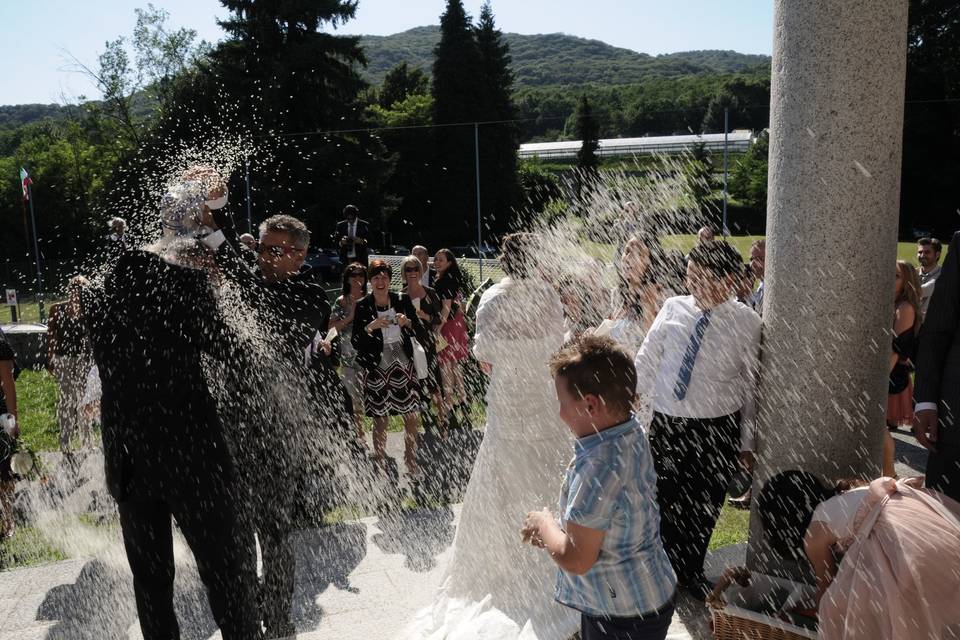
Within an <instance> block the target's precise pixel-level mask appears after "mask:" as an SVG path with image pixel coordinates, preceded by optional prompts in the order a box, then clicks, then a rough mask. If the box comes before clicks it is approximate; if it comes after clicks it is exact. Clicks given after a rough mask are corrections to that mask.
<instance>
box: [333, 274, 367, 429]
mask: <svg viewBox="0 0 960 640" xmlns="http://www.w3.org/2000/svg"><path fill="white" fill-rule="evenodd" d="M366 294H367V269H366V267H364V266H363V265H362V264H360V263H359V262H353V263H351V264H349V265H347V268H346V269H344V270H343V287H342V289H341V291H340V297H339V298H337V301H336V302H335V303H334V304H333V313H332V315H331V316H330V326H332V327H333V328H334V329H336V330H337V332H338V333H339V335H340V338H341V342H340V372H341V375H342V376H343V386H344V387H345V388H346V391H347V393H348V394H349V395H350V400H351V401H352V403H353V422H354V426H355V427H356V430H357V440H358V441H359V442H362V443H364V445H363V446H364V447H366V433H365V432H364V429H363V383H362V380H363V369H362V368H361V367H360V365H359V364H358V363H357V351H356V349H354V348H353V320H354V317H355V314H356V310H357V303H358V302H359V301H360V299H361V298H363V296H365V295H366Z"/></svg>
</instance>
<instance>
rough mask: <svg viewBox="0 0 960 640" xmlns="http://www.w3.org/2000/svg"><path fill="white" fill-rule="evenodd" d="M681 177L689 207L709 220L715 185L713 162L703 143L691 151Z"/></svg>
mask: <svg viewBox="0 0 960 640" xmlns="http://www.w3.org/2000/svg"><path fill="white" fill-rule="evenodd" d="M683 176H684V181H685V186H686V196H687V198H688V199H689V203H690V207H691V208H692V209H693V210H694V211H697V212H698V213H700V214H701V215H704V216H707V217H708V218H709V217H710V214H711V213H712V212H714V211H715V210H716V202H715V198H714V190H715V188H716V186H717V185H716V178H715V176H714V166H713V161H712V159H711V157H710V154H709V153H708V152H707V150H706V146H705V145H704V143H703V142H698V143H697V144H695V145H694V147H693V149H692V150H691V152H690V157H689V158H688V159H687V161H686V162H685V163H684V166H683Z"/></svg>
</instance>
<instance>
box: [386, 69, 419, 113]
mask: <svg viewBox="0 0 960 640" xmlns="http://www.w3.org/2000/svg"><path fill="white" fill-rule="evenodd" d="M429 88H430V79H429V78H428V77H427V74H425V73H424V72H423V71H422V70H421V69H420V68H419V67H415V68H413V69H411V68H410V67H409V66H408V65H407V63H406V62H401V63H400V64H398V65H396V66H394V67H393V68H392V69H390V71H388V72H387V75H386V76H384V78H383V84H382V85H381V86H380V92H379V95H378V96H377V103H378V104H379V105H380V106H381V107H383V108H384V109H391V108H392V107H393V105H395V104H397V103H398V102H403V101H404V100H406V99H407V98H408V97H410V96H414V95H423V94H425V93H427V91H428V90H429Z"/></svg>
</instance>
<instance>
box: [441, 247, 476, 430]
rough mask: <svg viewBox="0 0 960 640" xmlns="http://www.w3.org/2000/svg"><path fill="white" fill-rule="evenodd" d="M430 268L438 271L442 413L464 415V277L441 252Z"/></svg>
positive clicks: (449, 254)
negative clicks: (456, 411) (458, 410)
mask: <svg viewBox="0 0 960 640" xmlns="http://www.w3.org/2000/svg"><path fill="white" fill-rule="evenodd" d="M433 266H434V267H435V268H436V270H437V278H436V280H435V282H434V290H435V291H436V292H437V295H438V296H440V301H441V303H442V305H443V306H442V308H441V310H440V338H441V339H440V340H439V344H438V345H437V350H438V351H439V354H438V358H439V360H440V370H441V371H442V372H443V397H444V403H445V408H444V414H445V415H446V416H447V417H448V418H449V417H450V414H451V412H453V411H454V410H455V409H456V408H458V407H459V408H460V410H461V412H462V413H464V414H466V413H467V408H466V406H465V405H466V402H467V392H466V388H465V387H464V383H463V369H462V368H461V363H462V362H463V361H464V360H466V359H467V357H468V356H469V351H468V348H467V343H468V341H469V338H468V337H467V323H466V320H465V319H464V316H463V274H462V273H460V266H459V265H458V264H457V259H456V257H455V256H454V255H453V252H452V251H450V250H449V249H440V250H439V251H437V255H435V256H434V257H433Z"/></svg>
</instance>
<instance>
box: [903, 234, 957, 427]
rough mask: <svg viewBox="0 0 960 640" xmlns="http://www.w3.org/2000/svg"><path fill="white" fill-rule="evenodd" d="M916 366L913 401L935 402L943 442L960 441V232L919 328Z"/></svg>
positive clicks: (955, 237)
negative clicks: (959, 421)
mask: <svg viewBox="0 0 960 640" xmlns="http://www.w3.org/2000/svg"><path fill="white" fill-rule="evenodd" d="M916 367H917V371H916V377H915V379H914V389H913V398H914V400H916V401H917V402H936V403H937V405H938V418H939V419H940V420H941V425H942V427H941V430H940V441H941V442H944V443H948V444H960V424H957V416H958V412H960V232H958V233H956V234H954V236H953V240H951V242H950V250H949V252H948V253H947V258H946V260H944V262H943V270H942V271H941V272H940V277H939V278H937V286H936V287H935V288H934V290H933V296H932V297H931V298H930V306H929V307H928V308H927V315H926V317H925V318H924V320H923V324H922V325H921V327H920V344H919V347H918V348H917V358H916Z"/></svg>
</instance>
